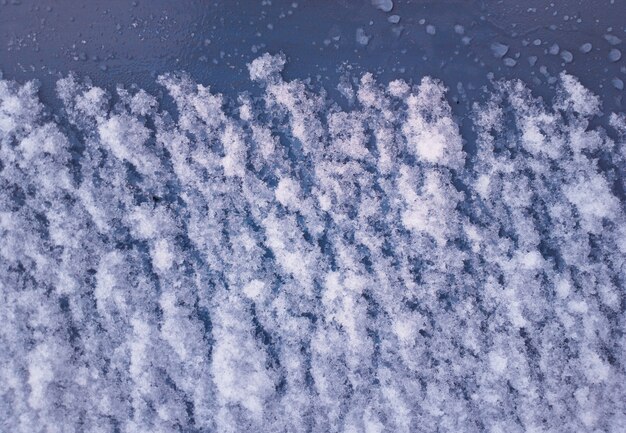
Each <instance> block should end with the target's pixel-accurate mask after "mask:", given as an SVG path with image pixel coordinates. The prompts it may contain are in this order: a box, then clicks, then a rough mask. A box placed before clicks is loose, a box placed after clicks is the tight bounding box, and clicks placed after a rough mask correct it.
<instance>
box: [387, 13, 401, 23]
mask: <svg viewBox="0 0 626 433" xmlns="http://www.w3.org/2000/svg"><path fill="white" fill-rule="evenodd" d="M387 21H389V22H390V23H391V24H398V23H399V22H400V15H389V18H387Z"/></svg>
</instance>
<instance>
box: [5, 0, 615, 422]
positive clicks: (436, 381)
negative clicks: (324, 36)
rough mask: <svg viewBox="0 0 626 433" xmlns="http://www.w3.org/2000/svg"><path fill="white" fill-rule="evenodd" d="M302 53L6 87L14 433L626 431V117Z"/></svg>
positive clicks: (584, 99)
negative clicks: (246, 86) (320, 71)
mask: <svg viewBox="0 0 626 433" xmlns="http://www.w3.org/2000/svg"><path fill="white" fill-rule="evenodd" d="M389 3H391V2H375V4H377V5H382V6H385V5H387V4H389ZM385 7H386V6H385ZM503 51H504V49H501V48H497V49H496V50H495V54H497V55H500V54H501V53H502V52H503ZM285 60H286V59H285V57H284V56H281V55H278V56H271V55H268V54H266V55H264V56H262V57H260V58H258V59H257V60H255V61H254V62H252V63H251V64H250V66H249V69H250V77H251V79H252V80H253V81H255V82H256V83H257V84H258V86H259V92H258V93H257V94H258V95H259V96H253V95H252V94H250V93H242V94H240V95H239V97H238V98H237V99H236V100H231V99H229V98H226V97H224V96H222V95H220V94H217V93H214V92H212V91H211V89H210V88H209V87H207V86H204V85H200V84H197V83H194V82H193V81H191V80H190V79H189V78H187V77H185V76H184V75H175V74H172V75H165V76H161V77H160V78H159V82H160V83H161V84H162V85H163V86H164V88H165V89H166V91H167V93H168V95H169V97H170V98H171V99H172V100H173V101H174V102H175V109H170V110H169V112H168V110H165V109H164V108H162V106H161V105H160V102H159V101H158V100H157V99H156V98H154V97H153V96H151V95H149V94H147V93H146V92H144V91H138V90H136V89H125V88H122V87H120V88H119V89H118V91H117V93H116V94H109V93H107V92H106V91H104V90H103V89H100V88H97V87H93V86H91V85H88V84H86V83H84V82H82V81H80V80H79V79H77V78H76V77H73V76H69V77H67V78H64V79H61V80H59V81H58V83H57V90H58V96H59V98H60V100H61V101H62V103H63V106H64V112H63V114H62V115H60V114H58V113H57V114H55V115H53V114H52V113H51V112H50V110H49V109H48V108H47V107H45V106H44V105H43V104H42V103H41V102H40V101H39V99H38V96H37V86H36V85H35V84H34V83H32V82H29V83H26V84H23V85H20V84H18V83H15V82H11V81H7V80H2V81H0V182H1V186H0V242H1V251H0V297H1V299H0V324H1V325H2V326H1V327H0V345H1V347H2V349H3V350H2V351H0V431H3V432H14V433H18V432H25V433H38V432H42V433H43V432H63V433H67V432H102V433H105V432H107V433H109V432H110V433H114V432H151V433H157V432H189V433H191V432H434V431H439V432H485V431H487V432H494V433H495V432H574V431H575V432H587V431H588V432H600V431H602V432H616V433H617V432H623V431H625V430H624V429H625V426H626V410H625V404H624V402H625V401H626V376H625V371H624V359H626V356H625V355H626V340H625V337H624V329H625V315H624V311H625V306H626V302H625V296H624V283H625V278H626V274H625V273H626V265H625V262H624V257H625V254H626V224H625V223H626V221H625V219H624V217H625V216H624V186H625V185H624V167H625V160H624V158H625V157H626V151H625V147H624V140H625V139H626V121H625V118H624V115H623V114H617V113H615V114H611V115H610V125H611V126H610V128H611V129H610V130H606V131H605V130H604V129H601V128H599V127H592V126H590V125H592V123H591V122H592V121H593V119H594V118H595V117H596V116H598V115H599V114H600V113H601V111H600V110H601V101H600V100H599V98H598V97H596V96H595V95H593V94H592V93H591V92H589V91H588V90H587V89H585V87H583V86H582V85H581V84H580V83H579V81H578V80H577V79H576V78H575V77H573V76H570V75H566V74H563V75H562V76H561V81H560V82H561V84H560V90H559V91H558V94H557V96H556V98H555V100H554V101H553V102H552V103H551V104H546V103H544V102H543V101H541V100H539V99H536V98H535V97H533V95H532V94H531V92H530V91H529V90H528V89H527V88H526V87H525V86H524V84H523V83H521V82H516V81H513V82H500V83H496V85H495V87H494V89H495V90H494V91H493V94H492V95H491V97H490V98H488V101H486V102H483V103H476V104H475V106H474V110H473V113H474V114H473V118H472V119H471V122H472V124H473V132H472V133H471V134H470V133H468V134H467V136H465V137H462V136H461V133H460V129H459V126H458V123H457V121H455V119H454V118H453V115H452V110H451V108H450V106H449V105H448V102H447V100H446V89H445V87H444V85H443V84H442V83H440V82H439V81H437V80H435V79H432V78H428V77H427V78H424V79H422V80H421V82H419V83H417V84H411V83H407V82H404V81H402V80H396V81H393V82H391V83H389V84H388V85H383V84H381V83H378V82H377V81H376V80H375V78H374V77H373V76H372V75H371V74H365V75H364V76H363V77H362V78H361V80H360V82H359V83H358V86H356V87H355V88H354V95H355V101H354V104H352V105H351V108H350V109H347V110H344V109H341V108H340V107H339V105H338V104H336V103H334V102H333V101H332V100H329V99H328V97H327V96H326V95H325V93H324V92H320V91H316V90H314V89H313V88H311V87H310V86H309V85H308V84H307V83H306V82H305V81H300V80H293V81H286V80H284V79H283V78H282V76H281V71H282V68H283V67H284V65H285ZM346 85H349V83H348V84H346ZM350 91H351V92H352V89H351V90H350ZM464 135H465V134H464Z"/></svg>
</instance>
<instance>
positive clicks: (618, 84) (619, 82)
mask: <svg viewBox="0 0 626 433" xmlns="http://www.w3.org/2000/svg"><path fill="white" fill-rule="evenodd" d="M611 83H613V87H615V88H616V89H617V90H624V82H623V81H622V80H621V79H619V78H617V77H615V78H613V80H611Z"/></svg>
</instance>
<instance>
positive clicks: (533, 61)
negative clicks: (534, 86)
mask: <svg viewBox="0 0 626 433" xmlns="http://www.w3.org/2000/svg"><path fill="white" fill-rule="evenodd" d="M528 63H529V64H530V66H535V64H536V63H537V56H528Z"/></svg>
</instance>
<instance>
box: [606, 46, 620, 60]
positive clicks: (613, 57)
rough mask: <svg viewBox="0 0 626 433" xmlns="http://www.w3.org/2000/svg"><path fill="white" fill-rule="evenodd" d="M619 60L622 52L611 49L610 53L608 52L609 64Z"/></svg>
mask: <svg viewBox="0 0 626 433" xmlns="http://www.w3.org/2000/svg"><path fill="white" fill-rule="evenodd" d="M621 58H622V52H621V51H620V50H618V49H617V48H611V51H609V60H610V61H611V62H617V61H619V60H620V59H621Z"/></svg>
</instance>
